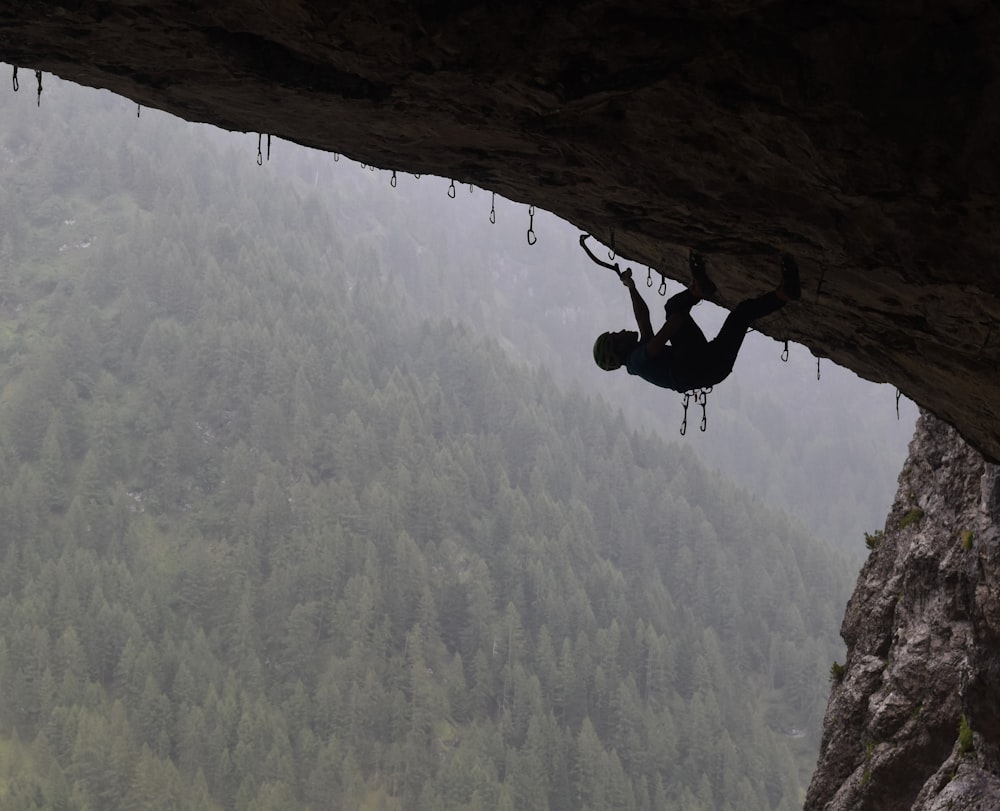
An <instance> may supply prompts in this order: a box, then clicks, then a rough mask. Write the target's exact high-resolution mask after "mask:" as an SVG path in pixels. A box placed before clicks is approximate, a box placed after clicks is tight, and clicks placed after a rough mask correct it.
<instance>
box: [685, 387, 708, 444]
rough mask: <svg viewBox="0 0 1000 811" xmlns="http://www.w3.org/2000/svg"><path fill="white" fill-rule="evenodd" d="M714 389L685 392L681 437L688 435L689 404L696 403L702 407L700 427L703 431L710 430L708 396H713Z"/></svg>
mask: <svg viewBox="0 0 1000 811" xmlns="http://www.w3.org/2000/svg"><path fill="white" fill-rule="evenodd" d="M711 392H712V387H711V386H709V387H708V388H704V389H692V390H691V391H686V392H684V402H683V405H684V419H683V420H682V421H681V436H684V435H685V434H686V433H687V428H688V404H689V403H691V402H694V404H695V405H700V406H701V425H699V426H698V427H699V428H700V429H701V430H702V431H706V430H708V411H707V406H708V395H709V394H711Z"/></svg>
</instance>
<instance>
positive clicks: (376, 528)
mask: <svg viewBox="0 0 1000 811" xmlns="http://www.w3.org/2000/svg"><path fill="white" fill-rule="evenodd" d="M58 87H59V85H56V86H55V87H54V88H53V90H52V93H53V104H51V105H46V106H45V107H43V108H41V109H40V110H39V111H37V114H38V115H39V116H42V119H41V126H40V128H39V132H38V135H37V138H32V139H28V140H27V141H22V140H20V139H12V138H10V139H0V142H3V143H11V144H15V145H16V144H21V146H20V147H18V148H16V149H15V148H14V147H13V146H12V147H10V149H11V150H12V152H11V154H10V155H7V156H5V158H7V159H8V160H6V163H5V164H4V166H5V170H4V171H5V172H8V173H10V178H5V180H6V181H7V182H4V183H2V184H0V204H2V205H3V206H4V208H3V211H4V212H6V213H9V214H10V217H9V219H8V220H5V225H7V227H8V230H9V232H10V241H9V242H10V250H11V251H12V252H13V253H14V254H15V255H16V263H15V267H16V272H15V273H14V274H13V275H14V276H16V278H12V279H11V280H9V285H8V288H7V289H5V291H4V296H5V301H6V302H9V303H12V304H11V305H10V306H11V307H12V309H9V311H5V314H6V315H7V316H8V317H9V321H11V322H12V323H11V324H10V325H5V326H4V328H3V330H0V388H2V391H0V520H2V525H3V527H4V532H3V533H2V537H0V561H2V566H0V606H2V609H3V610H2V611H0V684H2V685H3V690H2V691H0V735H2V736H3V739H4V743H3V746H4V747H5V748H0V756H2V757H4V758H7V754H6V752H20V753H23V752H26V751H29V750H30V753H32V754H31V758H32V759H31V760H25V761H23V762H22V764H21V765H22V766H25V763H27V764H28V765H27V766H25V768H22V769H21V770H20V771H19V772H18V773H20V774H21V775H22V778H23V779H22V781H21V782H20V783H17V784H16V785H15V784H14V783H15V781H14V780H13V777H10V778H9V780H8V786H7V789H6V790H7V792H8V797H9V796H12V795H13V793H14V791H15V789H16V790H17V791H18V792H22V794H19V795H18V796H30V797H34V798H41V800H40V801H38V802H36V803H35V804H36V805H37V806H39V807H42V808H68V807H77V806H78V807H81V808H83V807H90V808H107V809H116V808H139V807H155V804H156V803H159V804H161V805H163V806H164V807H166V806H168V805H169V806H172V807H190V808H200V809H215V808H233V807H237V808H243V807H247V808H250V807H254V808H257V807H259V808H283V809H297V808H309V807H329V806H336V807H345V808H366V807H370V808H379V807H382V808H438V807H445V808H453V809H473V808H498V807H513V808H530V807H539V808H543V807H546V806H547V807H549V808H552V809H571V808H577V807H584V804H587V805H588V807H590V808H592V809H593V810H594V811H597V809H603V808H632V807H637V808H650V807H666V806H667V805H668V801H667V798H668V797H684V798H691V802H690V803H689V805H694V804H695V803H697V804H700V806H701V807H716V806H717V807H725V806H726V805H729V806H731V807H740V808H745V809H749V810H750V811H754V810H755V809H764V808H767V809H792V808H797V807H799V805H800V802H799V796H800V793H801V790H802V786H801V785H800V777H799V774H800V772H802V771H804V770H807V769H808V768H809V766H810V765H811V763H812V760H813V758H814V757H815V751H816V743H817V740H818V729H819V719H820V716H821V714H822V711H823V706H824V703H825V701H824V700H825V697H824V696H823V695H822V692H823V685H822V673H823V668H824V663H825V662H826V661H829V658H830V656H831V655H833V654H834V652H835V651H836V650H837V649H838V644H839V643H838V642H837V639H836V636H835V628H836V624H837V623H836V620H837V614H838V612H839V610H840V606H841V605H842V602H843V595H844V593H845V592H846V589H847V587H848V583H847V577H846V570H845V567H843V566H842V564H841V562H840V561H839V560H838V559H837V558H836V557H835V556H833V555H831V553H830V552H829V551H828V550H827V549H826V547H825V546H823V545H822V544H819V543H817V542H815V541H814V540H813V539H811V538H809V537H807V536H806V535H805V533H804V532H803V531H802V529H801V527H800V526H799V525H797V524H794V523H792V522H791V521H790V520H789V519H788V518H787V517H786V516H784V515H782V514H779V513H776V512H774V511H771V510H767V509H764V508H762V507H761V506H760V505H759V504H758V503H755V500H754V499H753V498H752V497H751V496H749V495H748V494H746V493H744V492H743V491H741V490H739V489H738V488H736V487H734V486H732V485H728V484H726V483H724V482H721V481H720V480H719V478H718V477H717V476H716V475H715V474H714V473H712V472H710V471H709V470H708V469H707V468H705V467H704V466H703V465H701V464H700V463H699V462H698V461H697V460H696V459H695V458H694V457H693V455H692V454H691V453H690V451H687V450H683V449H681V448H679V447H677V446H674V445H668V444H666V443H664V442H663V441H662V440H660V439H658V438H657V437H656V436H655V435H652V434H649V433H640V432H638V431H635V430H632V429H630V427H629V425H628V424H627V423H626V422H625V420H624V418H623V417H622V416H621V415H619V414H615V413H614V412H613V411H612V410H611V409H609V408H608V407H607V406H605V405H604V404H602V403H600V402H596V401H594V400H592V399H588V398H587V397H586V396H583V395H581V394H580V393H579V392H573V393H569V394H567V393H563V392H562V391H560V389H559V388H558V387H557V386H556V385H555V384H554V382H553V381H552V380H551V379H550V378H549V377H548V375H547V374H546V373H545V372H543V371H538V370H530V369H525V368H522V367H521V366H519V365H515V364H514V363H511V362H509V361H508V360H507V359H506V357H505V355H504V354H503V351H502V350H501V348H500V347H499V346H498V345H497V344H496V343H494V342H492V341H489V340H487V339H485V338H484V337H483V336H482V335H481V334H479V333H478V332H477V331H476V330H475V329H473V328H470V327H469V326H466V325H463V324H459V323H454V322H452V321H449V320H440V319H434V320H428V319H424V318H421V317H418V316H417V315H416V314H415V311H416V305H415V304H414V299H415V298H416V297H417V296H420V295H422V285H421V283H420V282H419V281H416V280H415V278H416V277H414V278H409V277H408V276H407V278H400V271H398V270H397V268H398V267H402V266H404V263H402V262H401V261H399V258H398V257H397V262H396V263H394V264H392V265H388V264H384V262H387V261H388V260H387V259H385V258H382V256H381V255H382V254H388V253H392V252H393V251H394V250H396V249H397V248H399V247H400V246H399V244H398V240H389V239H387V238H386V235H385V234H384V233H382V232H381V225H379V223H378V219H377V218H373V217H368V216H362V215H360V214H359V213H358V212H357V211H356V210H355V208H354V207H353V206H352V205H349V204H348V203H347V202H344V201H342V205H340V206H339V207H338V209H337V210H336V211H335V212H333V211H330V210H328V209H327V208H326V206H325V204H324V203H323V201H322V200H320V199H318V198H317V197H316V192H315V184H316V173H315V172H314V171H313V169H314V167H315V164H314V163H312V162H311V159H308V158H306V157H302V156H300V158H298V160H301V161H302V171H301V173H300V174H301V176H302V178H303V180H304V182H298V181H295V180H294V179H289V180H287V181H286V182H283V183H279V182H275V181H273V180H272V179H270V178H269V177H268V174H267V170H262V169H258V167H256V166H255V165H254V162H253V160H252V156H251V159H250V160H249V161H246V160H245V159H246V155H236V154H233V153H232V152H229V153H226V152H223V151H222V150H217V149H214V148H209V147H208V146H207V145H206V144H205V143H204V142H203V141H202V142H197V141H193V140H192V139H190V138H188V137H186V136H185V132H186V129H185V127H184V126H182V125H180V124H178V123H177V122H169V121H168V120H167V119H165V118H164V117H158V116H156V115H155V114H153V113H152V112H150V113H149V114H148V115H147V114H146V113H144V115H143V119H142V127H143V129H142V134H141V137H137V136H133V137H131V138H129V137H126V133H124V132H122V130H124V129H125V128H124V127H123V126H117V127H116V126H110V127H109V126H108V125H107V119H100V120H101V123H102V125H103V127H104V128H103V129H101V130H94V128H93V127H92V126H91V127H88V117H91V116H96V115H97V114H96V113H95V112H94V111H93V110H92V109H90V108H87V109H83V108H80V109H76V110H75V116H74V126H73V127H72V132H69V131H68V129H67V128H66V127H56V126H45V122H46V121H50V119H49V118H48V116H52V115H55V112H54V111H53V110H52V109H51V108H52V107H55V108H56V109H58V107H59V105H58V104H57V103H56V102H57V101H58V100H59V96H58V93H59V90H58ZM47 92H48V91H47ZM69 98H70V97H69V96H66V97H65V101H66V103H69V101H68V100H69ZM102 104H106V105H109V107H110V109H111V110H112V112H113V113H114V115H113V117H112V118H111V120H112V121H113V122H118V123H119V124H120V122H123V121H130V122H131V121H134V116H129V115H128V110H125V109H123V107H122V106H121V105H120V104H119V103H118V102H115V101H114V100H105V101H103V102H101V103H100V104H95V107H96V108H97V109H99V108H100V107H101V105H102ZM116 105H117V106H116ZM35 112H36V111H35V110H34V108H32V113H33V114H34V113H35ZM14 120H15V117H8V118H5V119H4V122H5V125H7V122H8V121H14ZM150 122H153V123H150ZM91 123H92V122H91ZM10 126H14V124H11V125H10ZM97 131H99V132H100V133H101V138H102V142H103V141H104V140H106V141H107V143H106V144H104V148H102V149H97V148H96V146H94V145H91V146H92V147H93V149H92V151H87V152H85V153H81V151H80V150H82V149H83V145H84V144H85V143H87V141H88V139H90V140H93V138H94V137H95V136H93V135H88V133H93V132H97ZM29 143H30V144H31V146H32V148H31V149H30V150H29V149H27V144H29ZM304 154H305V153H302V155H304ZM40 155H45V156H48V157H47V158H46V159H45V160H42V159H41V158H39V156H40ZM84 158H85V159H84ZM46 160H47V161H48V163H46V162H45V161H46ZM56 161H66V162H68V163H67V165H68V166H72V167H78V168H79V173H78V174H67V173H64V172H56V171H55V170H54V168H53V167H54V166H55V165H56V163H55V162H56ZM323 180H324V181H326V180H328V178H326V177H324V178H323ZM85 181H86V182H85ZM15 189H21V190H22V191H20V192H15V191H14V190H15ZM53 195H57V196H56V198H55V200H56V202H57V203H58V205H54V204H53V201H52V199H51V198H53ZM348 202H350V201H348ZM57 215H58V216H60V217H62V219H58V220H54V219H53V218H54V217H56V216H57ZM70 220H72V221H73V222H72V223H69V222H68V221H70ZM91 235H92V236H93V240H92V242H91V243H90V247H87V248H83V247H74V248H73V249H72V250H66V251H62V252H60V251H59V250H58V249H59V247H60V246H62V245H63V244H66V245H73V246H79V245H82V244H83V243H84V241H85V240H84V239H83V237H85V236H87V237H89V236H91ZM5 244H6V243H5ZM345 257H353V259H352V260H351V261H353V262H355V263H358V264H349V263H348V259H346V258H345ZM404 258H405V257H404ZM361 263H363V264H361ZM407 269H409V268H408V266H407ZM402 275H406V274H402ZM391 276H395V279H394V281H393V280H392V279H390V277H391ZM67 279H71V280H72V285H69V284H66V283H65V282H66V280H67ZM390 281H393V283H392V284H390V283H389V282H390ZM411 288H412V289H411ZM3 306H8V305H3ZM18 308H19V309H18ZM765 717H767V718H768V719H769V720H770V723H765V722H764V721H762V719H763V718H765ZM792 728H794V729H806V730H807V731H808V734H807V736H806V737H805V738H799V737H793V736H792V735H790V734H789V733H788V730H789V729H792ZM10 759H11V760H12V759H13V755H11V757H10ZM15 773H16V770H15V769H14V768H13V767H12V768H11V770H9V772H8V774H9V775H14V774H15ZM70 798H72V800H71V799H70ZM4 799H5V800H6V799H7V797H5V798H4ZM5 807H6V806H5ZM12 807H16V806H12ZM28 807H32V806H30V805H29V806H28Z"/></svg>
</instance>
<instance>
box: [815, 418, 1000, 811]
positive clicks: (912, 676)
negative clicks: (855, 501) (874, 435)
mask: <svg viewBox="0 0 1000 811" xmlns="http://www.w3.org/2000/svg"><path fill="white" fill-rule="evenodd" d="M998 521H1000V477H998V467H997V465H993V464H989V463H987V462H985V461H984V460H983V458H982V456H981V455H980V454H978V453H977V452H976V451H975V450H973V449H972V448H970V447H969V446H968V444H966V443H965V442H964V441H963V440H962V439H961V438H960V437H959V436H958V434H957V433H956V432H955V430H954V429H952V428H950V427H949V426H947V425H945V424H944V423H942V422H940V421H939V420H937V419H936V418H934V417H932V416H930V415H929V414H927V413H926V412H924V413H922V414H921V416H920V419H919V421H918V424H917V430H916V433H915V435H914V438H913V441H912V443H911V445H910V454H909V458H908V459H907V462H906V464H905V466H904V468H903V472H902V473H901V475H900V484H899V491H898V493H897V495H896V499H895V502H894V504H893V506H892V510H891V512H890V514H889V517H888V519H887V521H886V525H885V530H884V534H883V535H881V536H880V537H879V538H877V539H874V540H875V541H876V543H875V547H874V549H873V550H872V552H871V556H870V557H869V559H868V561H867V563H866V564H865V566H864V567H863V569H862V571H861V574H860V576H859V578H858V583H857V587H856V589H855V592H854V594H853V596H852V597H851V600H850V602H849V603H848V606H847V612H846V614H845V617H844V622H843V627H842V629H841V633H842V635H843V637H844V640H845V641H846V642H847V645H848V652H847V661H846V664H845V665H844V672H843V676H842V679H841V680H839V681H836V680H835V682H834V685H833V688H832V692H831V696H830V702H829V705H828V707H827V712H826V717H825V720H824V725H823V741H822V745H821V754H820V759H819V764H818V766H817V769H816V772H815V774H814V776H813V780H812V784H811V786H810V788H809V794H808V799H807V802H806V806H805V807H806V809H809V810H810V811H820V809H823V811H847V809H851V810H852V811H859V809H873V810H874V809H880V811H886V810H887V809H911V808H912V809H916V810H917V811H944V809H997V808H1000V647H998V644H997V642H998V636H1000V523H998ZM963 717H964V718H965V719H966V722H967V724H968V727H969V728H970V730H971V738H970V739H967V740H966V741H965V742H964V743H963V742H962V741H961V740H960V732H959V727H960V724H961V722H962V718H963Z"/></svg>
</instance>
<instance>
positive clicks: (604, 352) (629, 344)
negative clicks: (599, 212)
mask: <svg viewBox="0 0 1000 811" xmlns="http://www.w3.org/2000/svg"><path fill="white" fill-rule="evenodd" d="M620 278H621V281H622V284H624V285H625V286H626V287H627V288H628V291H629V295H630V296H631V297H632V309H633V311H634V313H635V320H636V322H637V323H638V325H639V331H638V332H635V331H634V330H621V331H619V332H605V333H604V334H602V335H600V336H599V337H598V338H597V340H596V341H595V342H594V360H595V361H596V362H597V365H598V366H600V367H601V368H602V369H604V370H605V371H609V372H610V371H612V370H614V369H617V368H619V367H620V366H624V367H625V368H626V369H627V370H628V373H629V374H632V375H638V376H639V377H641V378H642V379H643V380H646V381H647V382H649V383H652V384H654V385H656V386H661V387H663V388H665V389H673V390H674V391H680V392H686V391H692V390H695V389H707V388H709V387H711V386H714V385H715V384H716V383H720V382H722V381H723V380H725V379H726V378H727V377H728V376H729V373H730V372H732V370H733V365H734V364H735V363H736V356H737V355H738V354H739V351H740V347H741V346H742V345H743V338H744V336H745V335H746V331H747V329H748V328H749V327H750V325H751V324H752V323H753V322H754V321H755V320H757V319H758V318H763V317H764V316H765V315H770V314H771V313H773V312H775V311H776V310H779V309H781V308H782V307H784V306H785V304H786V302H789V301H795V300H797V299H799V298H800V297H801V295H802V292H801V283H800V281H799V270H798V267H797V265H796V264H795V260H794V259H793V258H792V257H791V256H787V255H786V256H783V257H782V259H781V282H780V284H779V285H778V287H777V288H776V289H775V290H772V291H771V292H768V293H765V294H764V295H762V296H758V297H757V298H753V299H748V300H746V301H743V302H741V303H740V304H738V305H737V306H736V308H735V309H734V310H733V311H732V312H731V313H730V314H729V316H728V317H727V318H726V321H725V323H724V324H723V325H722V329H720V330H719V334H718V335H717V336H716V337H715V339H714V340H712V341H708V340H706V339H705V335H704V334H703V333H702V331H701V329H700V328H699V327H698V325H697V324H696V323H695V322H694V319H693V318H692V317H691V308H692V307H693V306H694V305H695V304H697V303H698V302H699V301H701V300H702V299H710V298H711V297H712V296H713V295H714V294H715V290H716V287H715V284H713V282H712V280H711V279H710V278H709V277H708V273H707V272H706V271H705V263H704V259H703V258H702V257H701V256H700V255H699V254H697V253H695V252H693V251H692V252H691V285H690V286H689V287H688V288H687V289H685V290H682V291H681V292H680V293H677V294H676V295H674V296H671V297H670V299H668V300H667V304H666V307H665V308H664V309H665V311H666V320H665V322H664V324H663V326H662V327H660V329H659V331H658V332H655V333H654V332H653V327H652V325H651V324H650V321H649V308H648V307H647V306H646V302H645V301H643V298H642V296H640V295H639V291H638V290H636V287H635V282H634V281H633V280H632V274H631V272H630V271H628V270H626V271H624V272H622V273H620ZM668 342H669V344H670V346H667V344H668Z"/></svg>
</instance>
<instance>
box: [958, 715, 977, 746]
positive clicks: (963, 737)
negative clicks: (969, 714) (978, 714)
mask: <svg viewBox="0 0 1000 811" xmlns="http://www.w3.org/2000/svg"><path fill="white" fill-rule="evenodd" d="M974 750H975V743H974V742H973V738H972V727H970V726H969V719H968V718H966V717H965V714H964V713H963V714H962V717H961V719H959V722H958V754H960V755H967V754H969V753H970V752H972V751H974Z"/></svg>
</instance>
